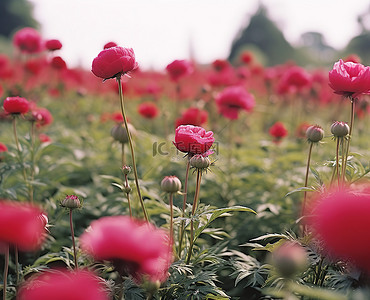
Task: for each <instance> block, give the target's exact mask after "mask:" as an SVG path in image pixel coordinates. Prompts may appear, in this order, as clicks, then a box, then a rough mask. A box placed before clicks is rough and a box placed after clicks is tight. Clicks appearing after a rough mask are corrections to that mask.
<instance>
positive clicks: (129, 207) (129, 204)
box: [125, 174, 132, 218]
mask: <svg viewBox="0 0 370 300" xmlns="http://www.w3.org/2000/svg"><path fill="white" fill-rule="evenodd" d="M128 186H129V185H128V179H127V174H125V187H126V188H127V187H128ZM126 197H127V203H128V210H129V211H130V217H131V218H132V210H131V201H130V192H126Z"/></svg>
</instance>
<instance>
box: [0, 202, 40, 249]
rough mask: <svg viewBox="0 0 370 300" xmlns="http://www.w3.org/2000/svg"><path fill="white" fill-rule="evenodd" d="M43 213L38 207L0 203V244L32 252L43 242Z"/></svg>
mask: <svg viewBox="0 0 370 300" xmlns="http://www.w3.org/2000/svg"><path fill="white" fill-rule="evenodd" d="M42 215H43V211H42V210H41V209H39V208H38V207H35V206H32V205H29V204H24V203H22V204H21V203H19V202H11V201H7V200H1V201H0V242H1V243H5V244H8V245H13V246H17V247H18V248H19V250H21V251H34V250H37V249H39V248H40V246H41V244H42V243H43V241H44V240H45V225H46V223H45V221H44V218H41V216H42Z"/></svg>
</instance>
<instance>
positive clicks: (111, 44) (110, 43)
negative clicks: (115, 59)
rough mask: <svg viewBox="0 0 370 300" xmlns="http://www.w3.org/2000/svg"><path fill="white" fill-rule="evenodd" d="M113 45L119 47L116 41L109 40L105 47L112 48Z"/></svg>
mask: <svg viewBox="0 0 370 300" xmlns="http://www.w3.org/2000/svg"><path fill="white" fill-rule="evenodd" d="M112 47H117V44H116V43H115V42H108V43H106V44H105V45H104V47H103V48H104V49H108V48H112Z"/></svg>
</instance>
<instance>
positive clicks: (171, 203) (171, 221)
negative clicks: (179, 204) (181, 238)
mask: <svg viewBox="0 0 370 300" xmlns="http://www.w3.org/2000/svg"><path fill="white" fill-rule="evenodd" d="M169 197H170V241H171V242H172V241H173V193H170V195H169Z"/></svg>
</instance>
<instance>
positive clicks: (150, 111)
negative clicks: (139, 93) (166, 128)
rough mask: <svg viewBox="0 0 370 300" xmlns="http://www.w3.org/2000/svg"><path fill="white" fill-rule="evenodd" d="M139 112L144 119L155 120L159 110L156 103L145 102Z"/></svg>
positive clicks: (140, 106)
mask: <svg viewBox="0 0 370 300" xmlns="http://www.w3.org/2000/svg"><path fill="white" fill-rule="evenodd" d="M138 112H139V114H140V115H142V116H143V117H144V118H147V119H153V118H155V117H156V116H158V113H159V110H158V108H157V106H156V105H155V104H154V103H151V102H144V103H141V104H140V105H139V107H138Z"/></svg>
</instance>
